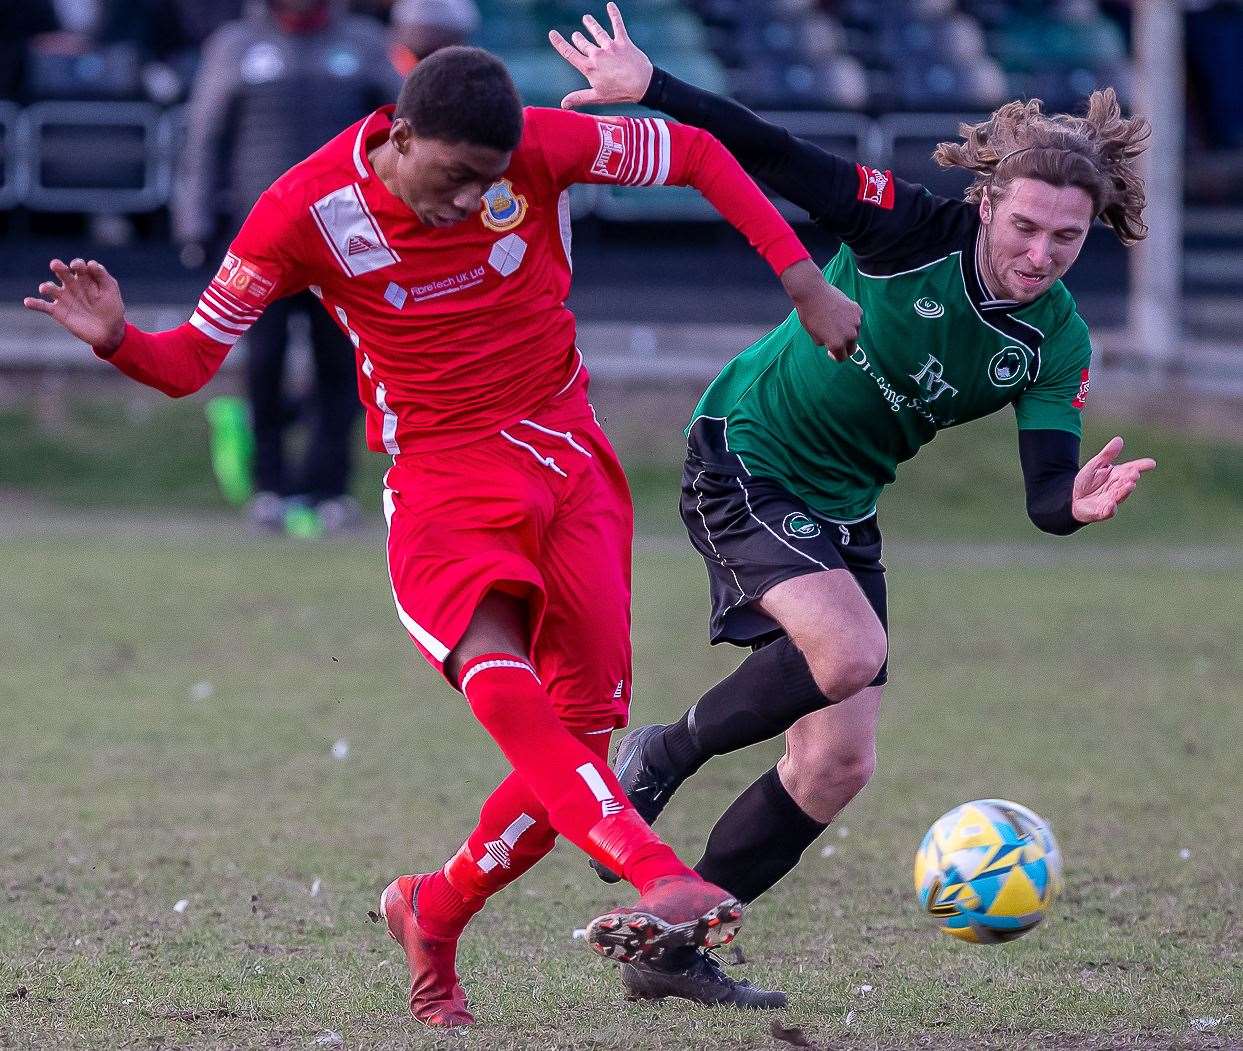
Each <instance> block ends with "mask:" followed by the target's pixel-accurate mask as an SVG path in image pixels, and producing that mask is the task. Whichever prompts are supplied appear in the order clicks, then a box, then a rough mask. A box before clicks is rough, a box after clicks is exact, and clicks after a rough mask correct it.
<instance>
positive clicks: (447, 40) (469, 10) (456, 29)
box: [390, 0, 479, 77]
mask: <svg viewBox="0 0 1243 1051" xmlns="http://www.w3.org/2000/svg"><path fill="white" fill-rule="evenodd" d="M392 25H393V46H392V50H391V51H390V56H391V57H392V60H393V66H394V68H395V69H396V70H397V72H398V73H400V74H401V75H402V76H403V77H404V76H406V75H407V74H409V72H410V70H412V69H414V67H415V64H416V63H417V62H418V61H419V60H420V59H424V58H427V56H428V55H430V54H431V53H432V52H433V51H439V50H440V49H441V48H442V47H452V46H453V45H455V44H465V43H467V42H469V40H470V38H471V37H472V36H474V34H475V32H476V30H478V29H479V9H478V8H477V7H476V6H475V4H474V2H473V0H397V2H396V3H395V4H393V8H392Z"/></svg>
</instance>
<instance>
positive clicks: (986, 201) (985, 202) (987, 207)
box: [980, 187, 993, 226]
mask: <svg viewBox="0 0 1243 1051" xmlns="http://www.w3.org/2000/svg"><path fill="white" fill-rule="evenodd" d="M992 221H993V202H992V200H991V198H990V197H989V196H988V187H985V188H984V189H983V190H982V191H980V222H982V223H983V224H984V225H985V226H987V225H988V224H989V223H991V222H992Z"/></svg>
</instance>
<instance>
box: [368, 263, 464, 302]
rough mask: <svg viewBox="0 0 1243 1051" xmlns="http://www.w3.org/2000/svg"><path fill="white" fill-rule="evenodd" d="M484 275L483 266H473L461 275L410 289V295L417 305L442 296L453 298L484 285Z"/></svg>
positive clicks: (437, 279)
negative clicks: (452, 296)
mask: <svg viewBox="0 0 1243 1051" xmlns="http://www.w3.org/2000/svg"><path fill="white" fill-rule="evenodd" d="M483 275H484V269H483V267H482V266H472V267H471V268H470V269H469V270H463V271H462V272H461V273H460V274H450V275H449V276H448V277H438V278H436V279H435V280H434V281H425V282H424V283H423V284H421V285H414V286H412V287H411V289H410V295H411V296H413V297H414V301H415V302H416V303H425V302H426V301H427V300H429V299H439V298H440V297H441V296H451V295H453V294H454V293H456V292H464V291H466V289H468V288H474V287H475V286H476V285H481V284H483ZM390 302H391V300H390Z"/></svg>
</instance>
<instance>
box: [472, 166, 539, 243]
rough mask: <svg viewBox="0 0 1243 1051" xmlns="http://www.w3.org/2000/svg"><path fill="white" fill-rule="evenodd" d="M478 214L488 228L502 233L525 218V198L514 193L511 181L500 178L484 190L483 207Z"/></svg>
mask: <svg viewBox="0 0 1243 1051" xmlns="http://www.w3.org/2000/svg"><path fill="white" fill-rule="evenodd" d="M479 215H480V218H481V219H483V225H484V226H486V227H487V228H488V229H489V230H495V231H497V232H498V233H504V232H505V231H506V230H512V229H513V228H514V227H515V226H517V225H518V224H519V223H521V222H522V220H523V219H525V218H526V216H527V199H526V198H525V197H524V196H523V195H522V194H520V193H514V184H513V183H512V182H510V181H509V180H508V179H502V180H501V181H500V182H494V183H493V184H492V185H491V186H489V187H488V188H487V189H486V190H485V191H484V194H483V208H482V209H480V213H479Z"/></svg>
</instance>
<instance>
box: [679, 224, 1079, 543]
mask: <svg viewBox="0 0 1243 1051" xmlns="http://www.w3.org/2000/svg"><path fill="white" fill-rule="evenodd" d="M947 203H956V202H947ZM946 247H948V245H947V246H946ZM972 247H973V246H970V247H968V246H964V247H959V248H955V249H954V250H953V251H950V252H948V253H947V254H945V255H943V256H941V257H940V258H937V259H934V260H932V261H931V262H928V263H925V264H924V265H922V266H919V267H916V268H913V269H911V270H909V271H903V272H895V273H884V272H879V273H878V272H874V271H873V269H872V268H869V267H868V266H867V263H866V261H864V260H861V259H860V258H859V256H857V255H856V254H855V253H854V252H853V251H852V250H851V249H850V248H849V247H848V246H846V245H843V247H842V249H841V251H839V252H838V254H837V256H836V257H835V258H834V259H833V261H832V262H831V263H830V264H829V265H828V266H827V267H825V270H824V273H825V277H826V278H828V280H829V281H830V282H831V283H832V284H834V285H835V286H837V287H838V288H840V289H841V290H842V291H843V292H844V293H846V295H848V296H850V298H851V299H853V300H855V302H857V303H858V304H859V306H860V307H861V308H862V310H863V321H862V325H861V328H860V332H859V342H858V347H857V349H856V350H855V352H854V353H853V354H852V355H851V357H850V358H849V359H848V360H847V361H845V362H841V363H839V362H836V361H833V360H832V359H831V358H830V357H829V355H828V354H827V352H826V351H825V350H824V348H822V347H818V346H816V345H815V344H814V343H812V341H811V337H810V336H809V335H808V334H807V331H806V329H804V328H803V326H802V325H801V324H800V323H799V320H798V316H797V315H796V314H791V315H790V316H789V317H788V318H787V319H786V320H785V322H784V323H783V324H781V325H779V326H778V327H777V328H775V329H773V331H771V332H770V333H768V335H766V336H764V338H763V339H761V340H759V342H757V343H755V344H754V345H753V346H751V347H750V348H748V349H747V350H745V351H744V352H743V353H742V354H740V355H739V356H738V357H736V358H734V359H733V361H731V362H730V363H729V364H728V365H726V366H725V368H724V370H723V371H722V372H721V373H720V375H719V376H717V378H716V379H715V380H714V381H713V382H712V385H711V386H709V387H708V389H707V391H706V392H705V393H704V395H703V397H702V398H701V399H700V402H699V404H698V406H697V407H696V409H695V415H696V416H697V417H698V416H711V417H719V418H724V419H725V420H726V421H727V433H728V435H729V445H730V449H731V451H733V452H736V453H738V455H739V456H740V457H741V458H742V460H743V461H744V462H745V463H746V465H747V468H748V469H749V470H750V471H751V472H752V473H753V474H755V475H759V476H763V477H768V478H773V479H775V480H776V481H779V482H781V483H782V485H784V486H785V487H786V488H787V489H789V490H790V491H791V492H792V493H795V494H796V495H798V496H799V497H801V498H802V499H804V500H805V501H806V502H807V504H808V505H809V506H810V507H811V508H813V509H814V510H816V511H817V512H819V513H821V514H822V515H824V516H825V517H826V518H830V519H832V520H835V521H839V522H844V523H849V522H853V521H858V520H860V519H863V518H866V517H868V516H869V515H871V514H872V513H873V512H874V511H875V509H876V500H877V497H878V496H879V495H880V492H881V490H882V489H883V488H884V486H885V485H887V484H888V483H889V482H891V481H893V479H894V474H895V471H896V469H897V465H898V464H900V463H902V462H903V461H904V460H908V459H910V458H911V457H912V456H914V455H915V453H916V452H918V451H919V449H920V447H921V446H923V445H924V444H925V443H927V442H930V441H931V440H932V439H933V438H934V437H936V433H937V431H939V430H941V429H942V428H943V427H952V426H954V425H955V424H958V423H966V422H967V421H969V420H975V419H979V418H980V417H981V416H987V415H988V414H989V413H992V412H996V411H997V410H998V409H1001V408H1003V407H1004V406H1006V405H1013V406H1014V410H1015V414H1016V416H1017V417H1018V424H1019V427H1021V428H1024V429H1033V430H1034V429H1053V430H1064V431H1070V432H1071V433H1073V434H1074V435H1075V436H1076V437H1079V436H1080V433H1081V425H1080V410H1081V409H1082V407H1083V395H1084V394H1085V393H1086V390H1085V389H1084V388H1085V386H1086V383H1087V378H1088V367H1089V363H1090V359H1091V345H1090V343H1089V341H1088V330H1087V326H1086V325H1085V324H1084V322H1083V320H1082V319H1081V318H1080V317H1079V315H1078V314H1077V313H1076V311H1075V304H1074V300H1073V299H1072V298H1071V296H1070V293H1069V292H1067V291H1066V289H1065V287H1064V286H1063V285H1062V284H1061V282H1058V283H1057V284H1055V285H1054V286H1053V287H1052V288H1051V289H1050V290H1049V291H1048V292H1046V293H1044V294H1043V295H1042V296H1040V297H1039V298H1038V299H1037V300H1036V301H1035V302H1033V303H1031V304H1029V305H1027V306H1025V307H1023V308H1021V309H1013V306H1012V305H1011V308H1010V309H1005V310H1001V309H998V307H997V306H996V305H991V306H990V304H989V302H988V301H987V300H984V301H981V300H982V299H983V298H984V297H982V296H979V295H977V296H973V295H972V294H971V292H972V287H973V281H974V267H973V266H971V265H970V264H971V261H972V260H973V258H974V253H973V252H972V250H971V249H972ZM964 252H968V253H969V254H970V255H971V260H968V261H967V262H966V263H965V262H964V260H963V254H964ZM977 287H978V286H977ZM994 302H995V301H994Z"/></svg>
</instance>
